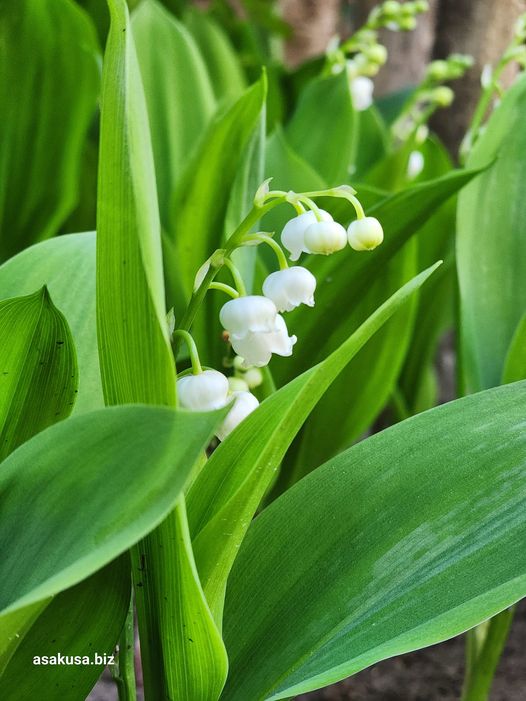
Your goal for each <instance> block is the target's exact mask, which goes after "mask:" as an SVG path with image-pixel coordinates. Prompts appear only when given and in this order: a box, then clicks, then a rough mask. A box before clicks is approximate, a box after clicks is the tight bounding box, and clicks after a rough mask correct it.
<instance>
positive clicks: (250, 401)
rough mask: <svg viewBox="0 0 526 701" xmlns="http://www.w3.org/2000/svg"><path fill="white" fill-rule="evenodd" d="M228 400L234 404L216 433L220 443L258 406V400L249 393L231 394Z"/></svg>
mask: <svg viewBox="0 0 526 701" xmlns="http://www.w3.org/2000/svg"><path fill="white" fill-rule="evenodd" d="M230 398H231V399H232V398H233V399H234V404H233V406H232V408H231V409H230V411H229V412H228V414H227V417H226V419H225V420H224V421H223V423H222V425H221V426H220V427H219V429H218V430H217V432H216V435H217V437H218V438H219V440H221V441H224V440H225V438H226V437H227V436H228V434H229V433H232V431H233V430H234V429H235V428H236V427H237V426H238V425H239V424H240V423H241V422H242V421H243V419H246V417H247V416H248V415H249V414H251V413H252V412H253V411H254V409H257V408H258V406H259V402H258V400H257V399H256V397H254V395H253V394H250V392H245V391H243V392H233V393H232V395H231V397H230Z"/></svg>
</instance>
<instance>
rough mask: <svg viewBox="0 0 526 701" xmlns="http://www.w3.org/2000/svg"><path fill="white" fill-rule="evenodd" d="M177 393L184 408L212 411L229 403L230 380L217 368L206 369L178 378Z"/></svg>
mask: <svg viewBox="0 0 526 701" xmlns="http://www.w3.org/2000/svg"><path fill="white" fill-rule="evenodd" d="M177 394H178V397H179V402H180V404H181V406H182V407H183V408H184V409H190V410H191V411H210V410H212V409H219V408H220V407H222V406H225V404H226V403H227V401H228V400H227V395H228V380H227V378H226V377H225V376H224V375H223V374H222V373H220V372H217V370H204V371H203V372H201V373H199V374H198V375H186V376H185V377H181V378H180V379H179V380H177Z"/></svg>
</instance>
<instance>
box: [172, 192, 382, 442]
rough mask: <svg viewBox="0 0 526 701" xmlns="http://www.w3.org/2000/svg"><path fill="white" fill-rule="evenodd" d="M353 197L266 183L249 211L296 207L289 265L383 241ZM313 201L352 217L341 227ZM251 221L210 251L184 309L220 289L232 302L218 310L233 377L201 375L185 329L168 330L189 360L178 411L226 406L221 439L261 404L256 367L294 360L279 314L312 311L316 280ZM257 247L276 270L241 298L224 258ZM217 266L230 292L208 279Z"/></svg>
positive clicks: (288, 233) (285, 237) (287, 244)
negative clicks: (336, 200) (268, 252)
mask: <svg viewBox="0 0 526 701" xmlns="http://www.w3.org/2000/svg"><path fill="white" fill-rule="evenodd" d="M354 194H355V191H354V190H353V189H352V188H350V187H349V186H341V187H339V188H332V189H330V190H325V191H320V192H314V193H304V194H301V195H297V194H296V193H293V192H282V191H273V192H271V191H270V190H269V188H268V182H265V183H263V185H262V186H261V188H260V189H259V190H258V192H257V194H256V197H255V200H254V210H253V214H254V216H256V215H257V214H259V213H264V212H265V211H268V210H270V209H271V208H273V207H274V206H276V205H277V204H280V203H282V202H284V203H288V204H289V205H292V206H293V207H294V208H295V209H296V216H295V217H294V218H292V219H291V220H289V221H288V222H287V224H286V225H285V227H284V228H283V231H282V232H281V243H282V245H283V247H284V248H285V249H286V250H287V251H288V253H289V257H290V260H291V261H293V262H296V261H297V260H298V259H299V258H300V256H301V254H302V253H308V254H318V255H330V254H332V253H336V252H337V251H341V250H342V249H344V248H345V247H346V246H347V244H349V245H350V246H351V248H353V249H354V250H356V251H371V250H373V249H374V248H376V246H378V245H379V244H380V243H382V241H383V230H382V226H381V224H380V222H379V221H378V220H377V219H375V218H374V217H366V216H365V214H364V212H363V209H362V207H361V205H360V203H359V201H358V200H357V198H356V197H355V196H354ZM317 196H325V197H327V196H329V197H330V196H333V197H344V198H346V199H347V200H348V201H349V202H351V204H353V206H354V208H355V210H356V214H357V218H356V219H355V220H354V221H353V222H351V224H350V225H349V227H348V228H347V230H346V229H345V228H344V227H343V226H342V225H341V224H340V223H338V222H336V221H334V219H333V217H332V216H331V215H330V214H329V213H328V212H326V211H324V210H321V209H319V208H318V207H317V206H316V204H315V203H314V201H313V200H312V197H317ZM305 206H306V207H308V209H307V210H306V209H305ZM251 219H252V215H249V216H248V217H247V219H246V226H243V225H242V226H241V227H240V228H239V230H238V231H237V232H235V234H234V235H233V236H232V237H231V239H229V243H230V247H229V248H228V249H220V250H218V251H216V252H215V253H214V254H213V255H212V256H211V257H210V258H209V259H208V260H207V261H206V262H205V263H204V264H203V265H202V266H201V268H200V269H199V270H198V272H197V275H196V279H195V283H194V294H193V297H192V300H191V302H190V305H189V309H190V308H193V307H195V305H196V304H197V303H198V302H199V301H200V300H202V295H203V294H204V292H206V290H207V289H216V290H221V291H223V292H225V293H227V294H229V295H230V296H231V297H232V299H230V300H229V301H227V302H226V303H225V304H224V305H223V306H222V307H221V310H220V313H219V320H220V322H221V325H222V326H223V328H224V329H225V338H226V339H227V340H228V341H229V343H230V346H231V347H232V349H233V351H234V352H235V353H236V357H235V359H234V361H233V362H231V363H230V365H231V366H232V367H233V368H234V374H233V376H231V377H229V378H227V377H226V375H225V374H223V373H222V372H219V371H217V370H213V369H204V370H203V368H202V367H201V364H200V361H199V357H198V353H197V348H196V346H195V343H194V341H193V338H192V337H191V335H190V333H189V332H188V330H187V329H183V328H179V329H176V330H175V331H174V339H176V338H177V337H180V338H182V339H184V340H186V343H187V345H188V349H189V352H190V358H191V361H192V374H188V371H185V372H184V373H183V374H182V375H181V377H179V379H178V381H177V391H178V397H179V402H180V404H181V406H182V407H183V408H186V409H189V410H192V411H208V410H213V409H218V408H220V407H224V406H226V405H228V404H229V403H231V404H232V406H231V408H230V411H229V413H228V415H227V417H226V419H225V421H224V422H223V425H222V426H221V427H220V428H219V430H218V431H217V437H218V438H219V439H220V440H224V438H226V436H227V435H228V434H229V433H230V432H231V431H232V430H233V429H234V428H235V427H236V426H237V425H238V424H239V423H240V422H241V421H242V420H243V419H244V418H245V417H246V416H248V414H250V413H251V412H252V411H254V409H255V408H256V407H257V406H258V404H259V401H258V399H257V398H256V396H255V395H254V394H252V392H251V391H250V390H252V389H256V388H257V387H258V386H260V385H261V384H262V383H263V376H262V373H261V370H259V368H262V367H264V366H266V365H268V363H269V361H270V359H271V357H272V355H279V356H283V357H287V356H290V355H292V352H293V347H294V344H295V343H296V341H297V338H296V336H294V335H289V332H288V329H287V324H286V322H285V319H284V317H283V314H284V313H287V312H291V311H293V310H294V309H296V308H297V307H299V306H300V305H305V306H307V307H313V306H314V295H315V291H316V278H315V277H314V275H313V274H312V273H311V272H310V270H308V268H306V267H303V266H301V265H293V266H291V267H289V265H288V263H287V259H286V256H285V254H284V252H283V249H282V248H281V246H280V244H279V243H278V242H277V241H275V240H274V239H273V238H272V235H269V234H266V233H264V232H259V233H256V234H254V233H250V223H251ZM245 228H246V231H245ZM260 244H268V245H269V246H270V247H271V248H272V249H273V251H274V252H275V254H276V256H277V259H278V262H279V268H280V269H279V270H276V271H274V272H271V273H270V274H269V275H268V276H267V277H266V278H265V280H264V282H263V285H262V294H259V295H258V294H247V293H246V290H245V287H244V284H243V281H242V279H241V276H240V274H239V271H237V269H236V268H235V266H234V264H233V262H232V260H231V258H230V254H231V253H232V252H233V250H235V248H238V247H241V246H252V245H260ZM223 266H225V267H226V268H228V269H229V271H230V273H231V275H232V278H233V280H234V283H235V287H230V286H229V285H226V284H224V283H222V282H215V281H214V277H215V275H216V273H217V271H218V270H219V269H220V268H221V267H223ZM185 319H186V320H187V321H188V320H189V323H188V324H187V326H188V327H189V326H190V325H191V319H192V314H191V313H188V311H187V314H186V315H185Z"/></svg>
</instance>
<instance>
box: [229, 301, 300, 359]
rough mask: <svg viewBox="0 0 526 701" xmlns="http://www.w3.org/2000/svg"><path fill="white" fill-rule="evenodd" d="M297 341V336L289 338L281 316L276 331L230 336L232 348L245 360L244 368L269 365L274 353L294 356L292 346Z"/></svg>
mask: <svg viewBox="0 0 526 701" xmlns="http://www.w3.org/2000/svg"><path fill="white" fill-rule="evenodd" d="M296 340H297V339H296V336H290V337H289V335H288V331H287V325H286V323H285V319H284V318H283V317H282V316H280V315H279V314H278V315H277V317H276V330H275V331H271V332H268V333H264V332H249V333H247V334H244V335H243V336H239V335H236V334H231V336H230V342H231V344H232V348H233V349H234V350H235V352H236V353H237V354H238V355H240V356H241V357H242V358H243V365H244V367H250V366H251V365H253V366H255V367H257V368H261V367H263V366H264V365H268V363H269V362H270V359H271V357H272V353H275V354H276V355H281V356H289V355H292V346H293V345H294V344H295V343H296Z"/></svg>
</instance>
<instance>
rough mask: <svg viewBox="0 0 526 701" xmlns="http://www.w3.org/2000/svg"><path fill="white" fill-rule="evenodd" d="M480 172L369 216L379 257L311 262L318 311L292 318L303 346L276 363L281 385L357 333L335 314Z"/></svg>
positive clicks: (449, 179)
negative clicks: (375, 224) (378, 233)
mask: <svg viewBox="0 0 526 701" xmlns="http://www.w3.org/2000/svg"><path fill="white" fill-rule="evenodd" d="M477 172H478V171H472V170H471V171H464V170H461V171H454V172H452V173H450V174H448V175H446V176H444V177H441V178H437V179H436V180H430V181H428V182H426V183H422V184H419V185H415V186H413V187H410V188H407V189H406V190H404V191H403V192H401V193H397V194H395V195H391V196H390V197H388V198H386V199H385V200H383V201H381V202H380V203H379V204H377V205H375V206H374V207H372V208H371V209H370V210H368V212H367V214H370V215H371V216H375V217H377V218H378V219H379V220H380V222H381V223H382V226H383V228H384V232H385V240H384V242H383V243H382V245H381V246H379V247H378V248H377V249H375V250H374V251H372V252H370V253H355V252H352V251H350V250H349V249H346V250H344V251H342V252H340V253H336V254H334V255H332V256H311V257H310V258H308V259H307V260H306V266H307V267H308V268H309V269H310V270H311V272H312V273H313V274H314V275H315V276H316V279H317V280H318V286H317V289H316V306H315V307H314V309H310V308H309V309H307V308H302V307H300V308H298V309H296V310H294V311H293V312H291V313H290V314H289V315H288V317H287V325H288V327H289V329H290V330H291V332H292V333H295V334H296V335H297V336H298V338H299V339H300V341H298V343H297V344H296V346H295V347H294V355H293V357H292V358H287V359H286V361H283V360H281V359H276V360H274V361H273V364H272V371H273V374H274V376H275V378H276V380H277V381H278V384H283V383H284V382H286V381H288V380H289V379H290V377H292V376H294V375H296V374H298V372H302V371H304V370H306V369H307V368H309V367H311V366H312V364H313V363H315V362H318V361H319V360H322V359H323V358H324V357H326V355H327V347H328V345H329V344H334V345H335V344H336V343H337V342H341V341H342V340H343V339H345V338H347V337H348V336H349V335H350V334H351V333H352V332H353V331H354V328H355V327H353V325H352V318H351V323H350V324H349V323H347V315H346V314H337V313H335V310H338V309H340V308H341V305H342V304H346V303H352V302H353V301H354V300H357V301H358V302H359V300H360V299H361V298H362V296H364V295H365V293H366V291H367V290H368V289H369V287H370V285H371V281H372V280H374V279H375V277H376V276H379V275H381V274H382V271H383V269H384V266H385V264H386V263H387V261H389V260H390V259H391V258H392V257H393V256H394V255H395V253H396V252H397V251H399V250H400V248H401V247H402V246H403V245H404V243H405V242H406V241H408V240H409V239H410V238H411V236H413V235H414V234H415V233H417V232H418V231H419V230H420V229H421V228H422V226H423V224H425V223H426V221H427V220H428V219H429V218H430V217H431V215H432V214H433V213H434V211H435V210H436V208H437V207H439V206H440V205H442V204H443V203H444V202H445V201H446V200H447V199H448V198H449V197H451V196H452V195H454V194H455V193H456V192H457V191H458V190H459V189H460V188H461V187H463V186H464V185H465V184H466V183H467V182H469V181H470V180H471V179H472V178H473V177H474V176H475V175H476V174H477ZM359 194H360V193H359V192H358V196H359ZM349 214H350V212H349Z"/></svg>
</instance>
